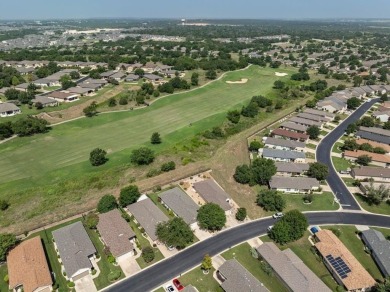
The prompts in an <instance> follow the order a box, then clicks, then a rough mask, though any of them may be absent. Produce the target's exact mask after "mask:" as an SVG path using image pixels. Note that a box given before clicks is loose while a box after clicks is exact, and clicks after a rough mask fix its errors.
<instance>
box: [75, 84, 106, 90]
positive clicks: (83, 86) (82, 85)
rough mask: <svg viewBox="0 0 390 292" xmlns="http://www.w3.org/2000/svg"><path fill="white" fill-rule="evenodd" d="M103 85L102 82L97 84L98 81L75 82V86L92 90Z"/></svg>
mask: <svg viewBox="0 0 390 292" xmlns="http://www.w3.org/2000/svg"><path fill="white" fill-rule="evenodd" d="M103 86H104V84H99V83H79V84H77V87H80V88H86V89H88V91H89V90H93V91H95V92H96V91H98V90H99V89H100V88H102V87H103Z"/></svg>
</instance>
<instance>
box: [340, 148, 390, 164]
mask: <svg viewBox="0 0 390 292" xmlns="http://www.w3.org/2000/svg"><path fill="white" fill-rule="evenodd" d="M362 155H367V156H369V157H371V159H372V161H376V162H383V163H390V156H389V155H385V154H378V153H372V152H368V151H363V150H356V151H350V150H347V151H345V152H344V156H345V157H353V158H358V157H359V156H362Z"/></svg>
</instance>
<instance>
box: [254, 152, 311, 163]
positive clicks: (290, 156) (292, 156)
mask: <svg viewBox="0 0 390 292" xmlns="http://www.w3.org/2000/svg"><path fill="white" fill-rule="evenodd" d="M259 154H261V155H262V157H263V158H267V159H271V160H274V161H283V162H296V163H305V162H306V155H305V153H304V152H297V151H288V150H278V149H270V148H260V149H259Z"/></svg>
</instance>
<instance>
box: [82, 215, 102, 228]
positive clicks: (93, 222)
mask: <svg viewBox="0 0 390 292" xmlns="http://www.w3.org/2000/svg"><path fill="white" fill-rule="evenodd" d="M98 223H99V216H98V215H97V214H96V213H93V212H89V213H88V214H87V216H85V218H84V225H85V226H86V227H87V228H89V229H96V226H97V225H98Z"/></svg>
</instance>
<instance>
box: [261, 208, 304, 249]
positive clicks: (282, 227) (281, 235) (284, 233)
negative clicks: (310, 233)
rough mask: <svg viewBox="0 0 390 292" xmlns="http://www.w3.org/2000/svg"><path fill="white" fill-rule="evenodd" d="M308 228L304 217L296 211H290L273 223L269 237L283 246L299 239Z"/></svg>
mask: <svg viewBox="0 0 390 292" xmlns="http://www.w3.org/2000/svg"><path fill="white" fill-rule="evenodd" d="M308 226H309V224H308V222H307V219H306V217H305V215H303V214H302V213H301V212H300V211H298V210H291V211H288V212H287V213H286V214H285V215H284V216H283V217H282V218H281V219H280V220H279V221H277V222H276V223H275V225H274V227H273V228H272V229H271V231H270V233H269V236H270V238H271V239H273V240H274V241H276V242H277V243H280V244H285V243H288V242H292V241H296V240H298V239H299V238H301V237H302V236H303V235H304V233H305V231H306V228H307V227H308Z"/></svg>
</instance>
